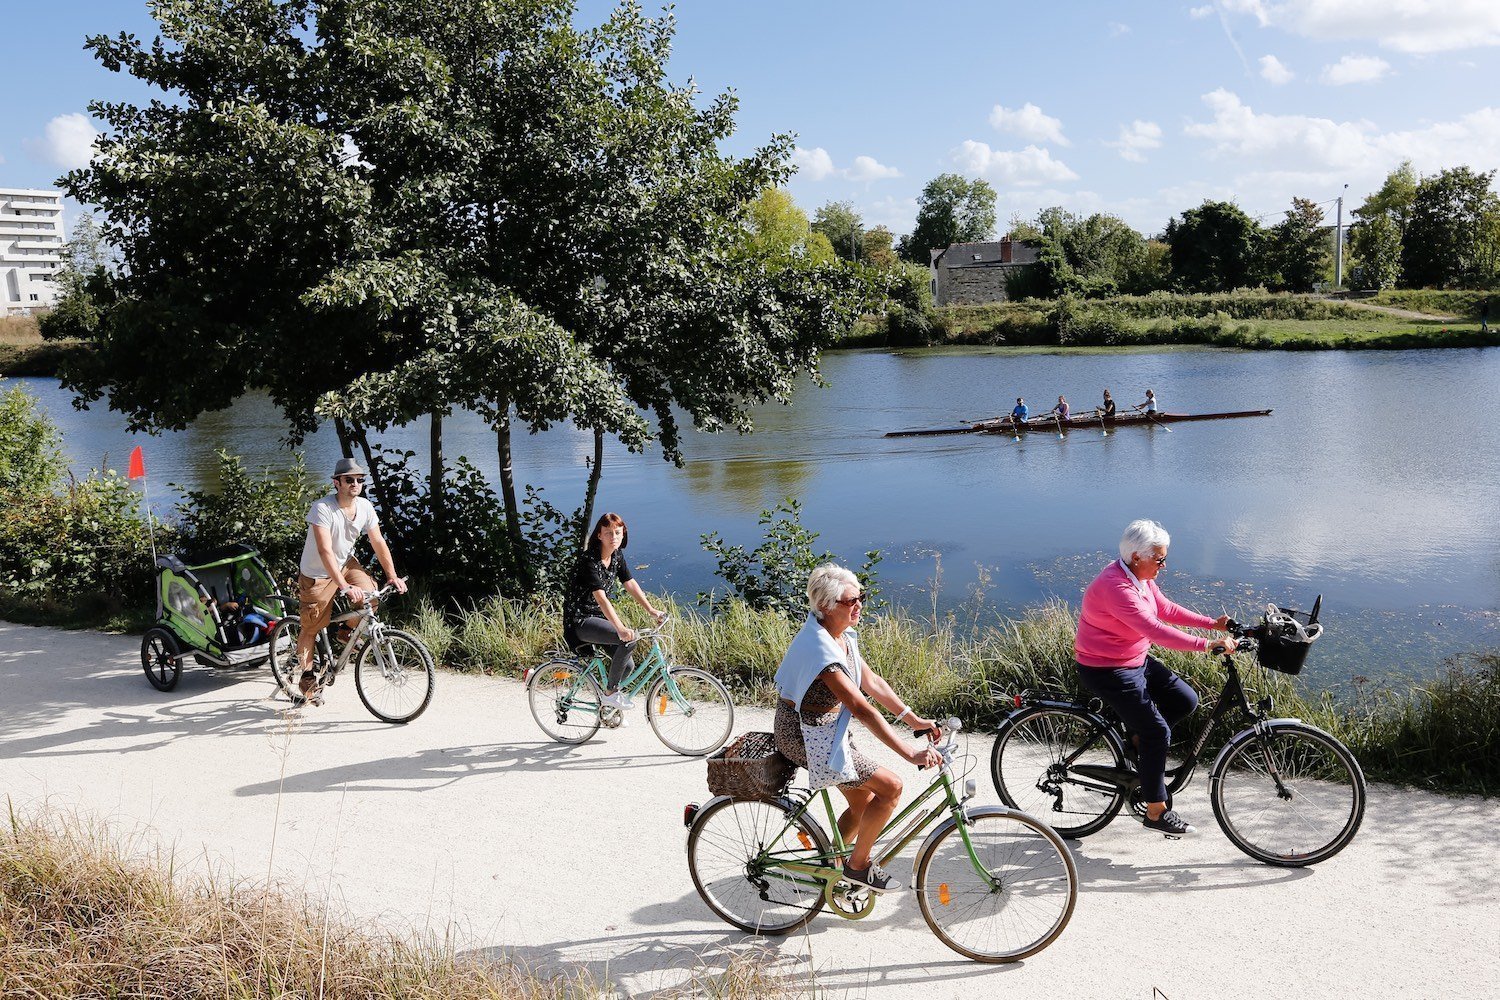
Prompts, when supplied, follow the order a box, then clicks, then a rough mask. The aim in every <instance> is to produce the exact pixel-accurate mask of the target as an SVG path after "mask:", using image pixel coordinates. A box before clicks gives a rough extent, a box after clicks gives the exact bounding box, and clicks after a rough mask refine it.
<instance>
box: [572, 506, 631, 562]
mask: <svg viewBox="0 0 1500 1000" xmlns="http://www.w3.org/2000/svg"><path fill="white" fill-rule="evenodd" d="M605 525H609V526H610V527H611V528H620V529H621V530H622V531H624V532H625V534H624V535H622V536H621V537H620V548H622V549H623V548H625V546H626V545H629V544H630V529H629V528H627V527H625V519H624V518H623V517H621V516H620V515H619V514H616V513H613V512H610V513H606V514H604V515H602V516H601V517H600V518H599V520H598V521H595V522H594V530H593V531H591V532H589V540H588V544H587V545H585V546H584V547H583V548H584V551H585V552H587V553H588V554H589V555H591V556H593V557H594V558H595V559H598V558H599V556H600V555H601V553H600V551H599V532H600V531H602V530H603V529H604V526H605Z"/></svg>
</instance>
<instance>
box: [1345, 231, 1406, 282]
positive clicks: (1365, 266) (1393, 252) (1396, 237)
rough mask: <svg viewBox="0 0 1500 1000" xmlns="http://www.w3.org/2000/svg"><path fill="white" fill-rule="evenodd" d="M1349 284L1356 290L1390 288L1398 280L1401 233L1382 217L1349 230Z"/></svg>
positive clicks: (1399, 274)
mask: <svg viewBox="0 0 1500 1000" xmlns="http://www.w3.org/2000/svg"><path fill="white" fill-rule="evenodd" d="M1349 254H1350V257H1351V264H1352V266H1351V267H1350V269H1349V274H1350V278H1351V284H1352V285H1353V287H1355V288H1359V289H1373V290H1376V291H1378V290H1380V289H1384V288H1394V287H1395V286H1396V284H1397V282H1399V281H1400V280H1401V230H1400V228H1399V227H1398V225H1397V224H1396V223H1395V222H1394V221H1392V219H1391V218H1390V217H1389V216H1386V215H1373V216H1371V217H1370V219H1369V220H1368V221H1365V222H1356V223H1355V224H1354V225H1353V226H1350V227H1349Z"/></svg>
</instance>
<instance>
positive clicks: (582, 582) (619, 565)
mask: <svg viewBox="0 0 1500 1000" xmlns="http://www.w3.org/2000/svg"><path fill="white" fill-rule="evenodd" d="M633 579H635V578H634V577H633V576H631V574H630V564H629V563H627V562H626V561H625V553H623V552H621V551H619V550H616V551H615V554H614V555H613V556H611V557H610V560H609V565H608V566H606V565H604V562H603V561H602V560H601V559H599V557H598V556H595V555H591V554H590V553H588V552H583V553H580V554H579V556H578V562H577V564H576V565H574V567H573V579H572V580H571V581H570V582H569V584H568V593H567V596H566V597H565V598H564V599H563V623H564V624H565V625H567V626H568V627H569V628H570V629H573V628H577V627H578V625H579V624H580V623H581V622H582V621H583V620H584V619H585V618H603V617H604V609H603V608H601V607H599V602H598V601H596V600H594V591H596V590H602V591H604V592H605V594H608V593H609V592H610V591H611V590H613V589H614V585H615V581H616V580H618V581H619V582H620V583H628V582H630V581H631V580H633Z"/></svg>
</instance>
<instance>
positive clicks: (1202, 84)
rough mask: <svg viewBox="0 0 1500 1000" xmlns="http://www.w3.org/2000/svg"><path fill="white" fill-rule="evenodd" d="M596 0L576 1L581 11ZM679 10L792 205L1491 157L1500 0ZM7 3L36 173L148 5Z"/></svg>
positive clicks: (690, 59)
mask: <svg viewBox="0 0 1500 1000" xmlns="http://www.w3.org/2000/svg"><path fill="white" fill-rule="evenodd" d="M611 6H612V5H611V4H610V3H607V2H604V0H582V2H581V3H580V6H579V20H580V21H582V22H585V23H590V22H594V21H598V20H601V19H602V18H603V17H604V16H605V15H606V14H607V12H608V10H609V9H610V7H611ZM647 9H648V10H652V9H655V8H654V7H653V6H652V5H650V4H648V5H647ZM676 16H677V21H678V36H677V43H676V47H675V50H674V54H673V62H672V74H673V76H674V77H675V78H677V79H679V80H682V79H686V78H687V77H689V76H691V77H693V78H694V79H695V80H696V81H697V83H698V84H699V86H700V87H701V88H702V89H703V90H704V91H706V92H708V93H714V92H718V91H720V90H723V89H725V88H728V87H733V88H734V89H735V91H736V92H737V94H738V95H739V98H740V101H741V108H740V114H739V123H740V130H739V133H738V135H737V136H736V137H735V139H734V140H733V142H732V146H733V148H734V149H736V150H745V149H749V148H750V147H752V146H753V145H755V144H756V143H758V142H761V141H764V139H765V138H766V137H767V136H769V135H770V134H772V133H773V132H795V133H797V136H798V139H797V144H798V154H797V158H798V162H799V163H800V164H801V168H802V169H801V171H800V173H799V174H798V176H797V177H796V178H794V179H793V181H792V182H791V185H790V187H791V191H792V193H793V195H794V196H795V198H796V199H797V201H798V203H799V204H800V205H802V206H803V208H805V209H806V210H807V211H808V212H809V213H811V212H812V211H813V210H814V209H815V208H816V207H817V206H818V205H821V204H823V203H825V202H828V201H831V200H844V199H847V200H852V201H853V202H854V203H855V205H856V206H857V207H858V208H859V209H860V210H861V211H862V212H863V213H864V215H865V217H866V221H867V222H869V223H871V224H874V223H881V224H884V225H887V226H889V227H891V228H892V229H893V230H895V231H896V232H898V233H899V232H904V231H906V230H908V229H909V228H910V226H911V222H912V218H913V216H914V214H915V206H916V201H915V199H916V196H917V194H918V192H919V191H920V190H921V188H922V185H923V184H924V183H925V182H926V181H928V180H929V179H931V178H932V177H933V176H935V175H937V174H939V173H942V172H945V171H954V172H958V173H963V174H966V175H969V176H983V177H985V178H987V179H988V180H989V181H990V182H991V183H992V184H993V185H994V186H995V188H996V189H997V191H999V193H1000V199H999V215H1000V220H1001V228H1002V229H1003V228H1004V224H1005V222H1006V220H1007V219H1009V218H1010V217H1011V216H1012V215H1015V214H1019V215H1021V216H1023V217H1030V216H1032V215H1034V214H1035V212H1036V211H1037V210H1038V209H1040V208H1043V207H1046V206H1049V205H1062V206H1063V207H1065V208H1068V209H1070V210H1072V211H1076V212H1081V213H1088V212H1093V211H1107V212H1113V213H1115V214H1117V215H1120V216H1122V217H1123V218H1125V219H1126V220H1127V221H1128V222H1130V223H1131V224H1132V225H1134V226H1136V227H1137V228H1139V229H1141V230H1143V231H1145V232H1148V233H1150V232H1156V231H1159V230H1160V229H1161V228H1162V227H1163V226H1164V225H1165V224H1166V221H1167V220H1168V219H1169V218H1170V217H1171V216H1173V215H1174V214H1176V213H1178V212H1181V211H1182V210H1183V209H1185V208H1188V207H1191V206H1193V205H1196V204H1198V203H1199V202H1201V201H1203V200H1204V199H1205V198H1225V199H1230V200H1233V201H1236V202H1238V203H1239V204H1240V205H1241V206H1242V207H1244V208H1245V209H1246V210H1247V211H1249V212H1250V213H1251V214H1252V215H1258V216H1263V217H1264V218H1265V220H1266V221H1267V222H1271V221H1275V220H1276V219H1277V218H1279V217H1280V213H1281V212H1282V211H1284V210H1285V208H1286V207H1287V206H1288V204H1289V203H1290V201H1291V198H1292V197H1293V196H1294V195H1296V196H1302V197H1308V198H1312V199H1313V200H1315V201H1319V202H1324V201H1331V199H1332V198H1334V197H1335V196H1336V195H1338V194H1339V192H1340V190H1341V188H1342V186H1343V185H1344V184H1348V185H1349V192H1348V195H1349V200H1350V201H1351V202H1352V203H1353V204H1354V205H1357V204H1358V203H1359V202H1360V201H1361V200H1362V199H1363V197H1364V195H1365V194H1366V193H1368V192H1369V191H1371V190H1373V189H1374V188H1375V187H1377V186H1378V185H1379V183H1380V181H1381V180H1382V179H1383V178H1384V176H1385V174H1386V173H1387V172H1388V171H1389V170H1391V169H1392V168H1393V167H1395V166H1396V165H1397V164H1399V163H1400V162H1401V160H1402V159H1405V158H1410V159H1412V160H1413V161H1414V162H1415V164H1416V166H1417V168H1418V169H1419V170H1421V171H1423V172H1434V171H1436V170H1438V169H1441V168H1444V167H1450V166H1456V165H1458V164H1464V163H1466V164H1468V165H1470V166H1472V167H1474V168H1476V169H1483V170H1488V169H1492V168H1496V167H1500V92H1497V89H1496V83H1495V81H1496V80H1497V79H1500V2H1497V0H1299V2H1295V3H1281V2H1277V0H1202V2H1199V3H1191V2H1190V3H1156V2H1151V3H1146V2H1138V3H1122V2H1118V0H1116V2H1109V3H1106V2H1055V3H1049V4H1037V3H1020V2H995V0H991V2H987V3H971V2H962V3H960V2H939V0H931V2H928V3H923V4H918V3H914V2H894V0H864V2H860V3H855V2H846V0H800V2H786V0H753V2H752V0H679V2H678V3H677V5H676ZM0 24H3V25H4V27H5V29H6V31H5V34H6V35H7V36H9V37H10V38H11V39H12V40H14V39H18V38H19V39H24V40H25V44H24V45H19V46H18V45H15V44H13V43H11V44H8V45H7V48H6V58H5V59H4V60H3V61H0V93H4V94H6V95H7V97H6V101H5V104H4V107H5V118H4V121H3V127H0V185H6V186H13V185H22V186H46V185H49V184H50V183H51V182H52V181H53V180H55V178H56V177H58V176H59V175H60V174H61V173H62V172H63V170H64V169H65V168H66V167H69V166H72V165H76V164H77V163H78V162H80V159H81V158H84V157H86V156H87V149H88V141H89V139H90V138H91V136H92V134H93V133H92V130H93V129H94V128H95V127H97V125H98V123H97V122H90V121H89V120H88V119H87V117H86V108H87V104H88V102H89V100H91V99H96V98H97V99H106V100H129V101H141V100H145V99H147V98H148V97H149V94H148V92H147V90H146V89H145V88H144V87H142V86H141V85H140V84H138V83H137V82H135V81H133V80H131V79H129V78H126V77H123V76H121V75H119V74H113V73H109V72H108V71H106V70H104V69H103V68H102V67H100V66H99V65H98V64H97V63H96V62H95V61H94V60H93V59H92V58H91V57H90V56H89V54H88V53H86V52H85V51H84V50H83V48H82V41H83V38H84V36H85V35H87V34H89V33H93V32H111V33H112V32H116V31H120V30H127V31H133V32H135V33H136V34H138V35H140V36H141V37H143V38H149V37H151V36H152V34H153V22H152V21H151V19H150V17H149V15H148V13H147V11H146V7H145V4H144V3H143V2H139V0H54V2H53V3H52V4H48V5H43V4H37V3H21V2H18V0H8V2H6V3H4V4H0ZM37 81H46V82H45V84H44V85H39V84H38V82H37ZM18 95H19V96H18ZM1346 204H1347V203H1346ZM1329 210H1330V221H1331V210H1332V206H1331V204H1330V205H1329Z"/></svg>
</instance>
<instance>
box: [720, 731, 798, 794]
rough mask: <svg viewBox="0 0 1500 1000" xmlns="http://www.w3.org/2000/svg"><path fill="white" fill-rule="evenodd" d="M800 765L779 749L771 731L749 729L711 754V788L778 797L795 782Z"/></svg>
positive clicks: (733, 792) (730, 792) (726, 792)
mask: <svg viewBox="0 0 1500 1000" xmlns="http://www.w3.org/2000/svg"><path fill="white" fill-rule="evenodd" d="M796 772H797V765H795V764H793V763H792V762H791V761H790V760H788V759H787V758H786V757H784V756H782V755H781V753H780V752H779V751H777V749H776V738H775V737H774V736H772V735H771V734H770V733H745V734H744V735H743V736H741V737H739V738H738V739H736V740H735V741H734V742H732V743H730V744H729V745H728V746H726V747H725V748H724V749H723V750H720V751H719V752H718V753H716V754H714V755H713V756H712V757H710V758H708V790H709V791H710V792H712V793H713V794H715V795H732V796H734V797H735V798H737V799H774V798H778V797H780V796H781V794H782V793H783V792H785V791H786V787H787V785H789V784H791V781H792V775H793V774H795V773H796Z"/></svg>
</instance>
